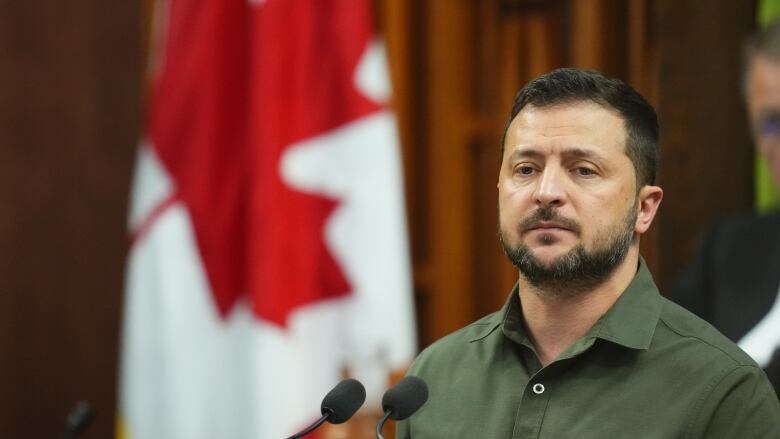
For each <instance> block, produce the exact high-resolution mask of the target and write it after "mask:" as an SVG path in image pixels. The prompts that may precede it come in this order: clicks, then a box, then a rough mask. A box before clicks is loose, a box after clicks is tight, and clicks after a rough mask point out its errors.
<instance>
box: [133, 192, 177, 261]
mask: <svg viewBox="0 0 780 439" xmlns="http://www.w3.org/2000/svg"><path fill="white" fill-rule="evenodd" d="M177 201H179V197H178V194H176V193H175V192H174V193H172V194H171V195H169V196H168V197H167V198H164V199H163V200H162V201H161V202H159V203H158V204H157V205H156V206H155V207H154V209H152V210H151V212H149V215H147V216H146V218H144V219H143V221H141V224H139V225H138V227H136V228H135V229H134V230H133V232H132V233H131V235H130V251H132V249H133V247H134V246H135V245H136V243H138V242H140V241H141V240H142V239H144V238H145V237H146V235H148V234H149V231H150V230H151V229H152V226H153V225H154V223H155V222H157V220H158V219H159V218H160V216H162V214H163V213H165V211H166V210H168V208H169V207H171V206H173V205H174V204H176V202H177Z"/></svg>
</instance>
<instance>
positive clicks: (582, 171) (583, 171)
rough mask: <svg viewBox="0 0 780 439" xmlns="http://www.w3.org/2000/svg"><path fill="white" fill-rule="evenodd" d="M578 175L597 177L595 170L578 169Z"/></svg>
mask: <svg viewBox="0 0 780 439" xmlns="http://www.w3.org/2000/svg"><path fill="white" fill-rule="evenodd" d="M576 172H577V174H579V175H581V176H583V177H589V176H591V175H596V172H595V171H594V170H593V169H590V168H577V169H576Z"/></svg>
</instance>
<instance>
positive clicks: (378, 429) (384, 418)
mask: <svg viewBox="0 0 780 439" xmlns="http://www.w3.org/2000/svg"><path fill="white" fill-rule="evenodd" d="M390 413H392V411H391V410H386V411H385V415H384V416H382V419H380V420H379V422H377V423H376V439H385V437H384V436H383V435H382V427H384V426H385V422H387V418H389V417H390Z"/></svg>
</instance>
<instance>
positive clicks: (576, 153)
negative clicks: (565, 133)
mask: <svg viewBox="0 0 780 439" xmlns="http://www.w3.org/2000/svg"><path fill="white" fill-rule="evenodd" d="M561 156H562V157H563V158H564V159H568V160H575V159H589V160H594V161H599V162H600V161H603V160H604V157H603V156H602V155H601V154H599V153H597V152H596V151H592V150H589V149H582V148H566V149H564V150H563V151H562V152H561ZM542 157H544V154H542V153H541V152H539V151H538V150H536V149H533V148H523V149H518V150H515V151H513V152H512V154H511V155H510V156H509V160H510V161H514V160H517V159H520V158H542Z"/></svg>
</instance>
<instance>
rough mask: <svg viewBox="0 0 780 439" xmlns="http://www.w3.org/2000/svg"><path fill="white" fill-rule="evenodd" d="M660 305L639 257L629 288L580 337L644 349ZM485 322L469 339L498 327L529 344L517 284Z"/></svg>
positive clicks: (522, 342)
mask: <svg viewBox="0 0 780 439" xmlns="http://www.w3.org/2000/svg"><path fill="white" fill-rule="evenodd" d="M661 305H662V301H661V295H660V294H659V293H658V288H657V287H656V286H655V283H654V282H653V276H652V275H651V274H650V271H649V270H648V269H647V264H646V263H645V261H644V259H642V258H641V257H640V258H639V267H638V268H637V272H636V275H635V276H634V279H633V280H632V281H631V283H630V284H629V285H628V288H626V290H625V291H624V292H623V294H621V295H620V297H619V298H618V300H617V301H616V302H615V304H614V305H612V308H610V309H609V310H608V311H607V312H606V314H604V315H603V316H602V317H601V318H600V319H599V320H598V321H597V322H596V324H595V325H593V327H592V328H591V329H590V330H589V331H588V333H587V334H586V335H585V337H583V338H584V339H588V338H600V339H603V340H606V341H609V342H612V343H616V344H618V345H621V346H625V347H627V348H631V349H647V348H649V347H650V342H651V341H652V339H653V334H654V332H655V328H656V325H657V324H658V318H659V316H660V315H661ZM487 323H488V324H486V325H484V326H483V327H482V328H481V330H480V331H479V332H478V333H477V334H476V335H475V337H473V338H472V339H471V341H478V340H482V339H484V338H485V337H487V336H488V335H490V334H491V333H492V332H494V331H495V329H496V328H498V327H499V326H500V327H501V331H502V333H503V334H504V335H505V336H506V337H508V338H509V339H511V340H513V341H514V342H516V343H519V344H524V345H529V346H530V340H529V338H528V335H527V334H526V329H525V324H524V322H523V316H522V313H521V311H520V295H519V294H518V286H517V284H515V286H514V288H512V292H511V293H510V294H509V297H508V298H507V300H506V302H505V303H504V306H503V307H502V308H501V310H500V311H499V312H497V313H495V314H493V315H492V316H491V317H489V318H488V319H487Z"/></svg>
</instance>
